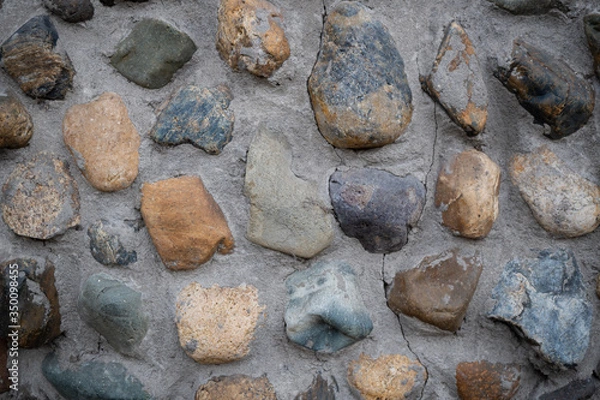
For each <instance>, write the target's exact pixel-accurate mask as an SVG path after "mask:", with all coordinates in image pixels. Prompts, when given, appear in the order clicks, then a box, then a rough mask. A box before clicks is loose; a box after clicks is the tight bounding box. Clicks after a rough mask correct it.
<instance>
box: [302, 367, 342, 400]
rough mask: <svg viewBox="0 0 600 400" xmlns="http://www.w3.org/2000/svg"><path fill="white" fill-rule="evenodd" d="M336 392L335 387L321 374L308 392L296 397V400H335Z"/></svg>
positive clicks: (314, 380) (316, 377)
mask: <svg viewBox="0 0 600 400" xmlns="http://www.w3.org/2000/svg"><path fill="white" fill-rule="evenodd" d="M335 392H336V389H335V385H334V384H333V383H332V384H330V383H329V382H328V381H327V379H324V378H323V377H322V376H321V374H320V373H319V374H317V376H315V377H314V379H313V381H312V384H311V385H310V387H309V388H308V390H307V391H305V392H303V393H300V394H299V395H297V396H296V397H294V400H335Z"/></svg>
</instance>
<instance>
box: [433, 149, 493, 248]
mask: <svg viewBox="0 0 600 400" xmlns="http://www.w3.org/2000/svg"><path fill="white" fill-rule="evenodd" d="M500 175H501V174H500V167H499V166H498V165H497V164H496V163H495V162H493V161H492V160H491V159H490V158H489V157H488V156H487V155H485V153H482V152H481V151H477V150H474V149H471V150H466V151H463V152H462V153H460V154H456V155H454V156H453V157H452V158H451V159H450V160H449V161H448V162H447V163H446V165H445V166H444V167H442V169H441V170H440V174H439V176H438V181H437V186H436V190H435V205H436V207H438V208H441V210H442V222H443V224H444V225H445V226H447V227H448V228H450V230H451V231H452V232H453V233H454V234H456V235H458V236H463V237H466V238H470V239H482V238H484V237H486V236H487V235H488V233H489V232H490V231H491V230H492V225H493V224H494V221H496V218H497V217H498V194H499V192H500Z"/></svg>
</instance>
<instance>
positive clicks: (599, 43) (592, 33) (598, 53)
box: [583, 14, 600, 79]
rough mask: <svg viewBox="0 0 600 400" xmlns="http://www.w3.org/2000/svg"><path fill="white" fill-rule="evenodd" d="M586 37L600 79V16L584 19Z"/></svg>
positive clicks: (589, 16) (588, 16) (589, 15)
mask: <svg viewBox="0 0 600 400" xmlns="http://www.w3.org/2000/svg"><path fill="white" fill-rule="evenodd" d="M583 26H584V30H585V36H586V37H587V42H588V45H589V46H590V51H591V52H592V56H593V57H594V69H595V71H596V76H597V77H598V79H600V14H588V15H586V16H585V17H584V18H583Z"/></svg>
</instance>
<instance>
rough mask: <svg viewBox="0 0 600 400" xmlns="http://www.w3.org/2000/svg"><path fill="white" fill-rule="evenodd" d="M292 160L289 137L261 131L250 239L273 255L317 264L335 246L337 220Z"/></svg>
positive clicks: (251, 155)
mask: <svg viewBox="0 0 600 400" xmlns="http://www.w3.org/2000/svg"><path fill="white" fill-rule="evenodd" d="M291 160H292V151H291V148H290V145H289V143H288V142H287V140H286V139H285V137H284V136H283V135H281V134H277V133H274V132H271V131H269V130H266V129H265V128H259V131H258V132H257V133H256V135H255V136H254V139H252V143H251V144H250V149H249V150H248V157H247V164H246V182H245V188H244V192H245V194H246V196H247V197H248V198H249V199H250V219H249V221H248V229H247V231H246V237H247V238H248V240H250V241H251V242H253V243H256V244H258V245H261V246H264V247H267V248H269V249H273V250H277V251H281V252H283V253H287V254H291V255H293V256H298V257H303V258H311V257H313V256H315V255H316V254H318V253H319V252H321V251H322V250H323V249H325V248H326V247H328V246H329V245H330V244H331V242H332V241H333V236H334V232H333V216H332V215H331V214H330V213H329V212H328V211H327V209H326V206H325V205H324V204H323V202H322V201H321V199H320V198H319V196H318V194H317V187H316V185H315V184H313V183H310V182H306V181H304V180H302V179H300V178H298V177H297V176H296V175H294V173H293V172H292V170H291Z"/></svg>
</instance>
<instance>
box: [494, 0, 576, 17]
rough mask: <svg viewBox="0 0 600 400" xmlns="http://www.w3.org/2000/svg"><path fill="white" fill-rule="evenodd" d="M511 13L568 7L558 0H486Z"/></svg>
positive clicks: (562, 9)
mask: <svg viewBox="0 0 600 400" xmlns="http://www.w3.org/2000/svg"><path fill="white" fill-rule="evenodd" d="M488 1H490V2H492V3H494V4H495V5H497V6H498V7H500V8H503V9H505V10H506V11H510V12H511V13H513V14H524V15H528V14H545V13H547V12H548V11H550V10H552V9H558V10H559V11H562V12H567V11H569V9H568V8H567V7H566V6H565V5H564V4H563V3H562V2H561V1H559V0H488Z"/></svg>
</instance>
